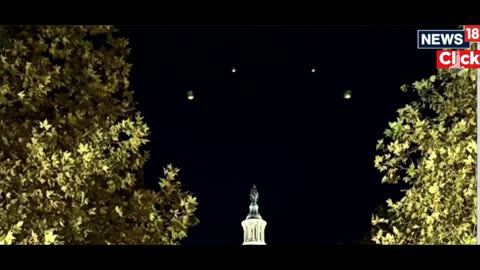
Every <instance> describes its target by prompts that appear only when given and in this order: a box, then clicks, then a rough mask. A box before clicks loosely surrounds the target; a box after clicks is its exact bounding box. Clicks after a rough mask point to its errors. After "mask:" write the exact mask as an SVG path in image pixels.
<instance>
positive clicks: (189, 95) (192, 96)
mask: <svg viewBox="0 0 480 270" xmlns="http://www.w3.org/2000/svg"><path fill="white" fill-rule="evenodd" d="M187 98H188V100H193V99H194V98H195V96H194V95H193V91H192V90H188V91H187Z"/></svg>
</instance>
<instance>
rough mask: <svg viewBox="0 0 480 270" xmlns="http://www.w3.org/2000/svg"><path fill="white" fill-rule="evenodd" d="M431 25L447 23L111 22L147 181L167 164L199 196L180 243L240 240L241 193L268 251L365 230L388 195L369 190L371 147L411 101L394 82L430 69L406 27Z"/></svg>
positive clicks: (430, 57)
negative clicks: (125, 60)
mask: <svg viewBox="0 0 480 270" xmlns="http://www.w3.org/2000/svg"><path fill="white" fill-rule="evenodd" d="M436 28H437V29H440V28H445V29H454V28H455V26H441V27H438V26H436V27H435V26H336V27H334V26H321V27H319V26H315V27H313V26H308V27H300V26H290V27H285V26H269V27H267V26H255V27H254V26H248V27H247V26H244V27H240V26H228V27H227V26H208V27H206V26H191V27H187V26H176V27H172V26H171V27H160V26H123V27H121V29H122V33H123V35H124V36H126V37H128V38H129V39H130V44H131V48H132V55H131V56H132V58H131V63H133V70H132V74H131V81H132V87H133V89H134V91H135V93H136V98H137V101H138V102H139V109H140V110H141V112H142V113H143V114H144V116H145V119H146V122H147V123H148V125H149V126H150V128H151V135H150V139H151V143H150V149H151V159H150V161H149V163H148V165H147V167H146V181H147V182H149V183H150V185H154V184H155V183H156V182H157V180H158V177H160V176H161V173H162V167H163V166H165V165H166V164H168V163H172V164H173V165H175V166H177V167H180V168H181V178H182V181H183V184H184V188H185V189H187V190H189V191H191V192H193V193H194V194H195V195H196V196H197V198H198V201H199V208H198V211H197V216H198V217H199V219H200V224H199V225H197V226H196V227H193V228H192V229H190V231H189V233H188V238H187V239H186V240H184V241H183V244H188V245H217V244H225V245H227V244H228V245H241V243H242V240H243V232H242V228H241V225H240V223H241V221H242V220H244V219H245V217H246V215H247V213H248V206H249V191H250V188H251V186H252V184H256V185H257V188H258V191H259V193H260V198H259V207H260V208H259V210H260V214H261V215H262V217H263V219H265V220H266V221H267V222H268V224H267V227H266V236H265V237H266V242H267V244H268V245H282V244H314V245H317V244H337V243H345V244H350V243H352V242H354V241H355V240H357V239H360V238H362V237H363V236H364V235H365V234H366V233H368V231H369V228H370V218H371V215H372V211H373V210H374V208H375V207H376V206H377V205H378V204H379V203H382V202H383V201H384V200H385V199H386V198H387V196H389V195H391V192H393V191H395V188H393V189H392V188H389V187H387V186H385V185H381V184H380V179H381V177H380V175H379V174H378V173H377V171H376V169H375V168H374V167H373V160H374V156H375V144H376V141H377V140H378V139H380V138H381V136H382V132H383V130H384V129H385V128H386V127H387V123H388V121H389V120H394V119H395V117H396V109H398V108H400V107H401V106H402V105H404V104H405V103H406V102H408V101H409V97H408V96H407V95H406V94H403V93H401V91H400V89H399V88H400V86H401V85H402V84H404V83H411V82H413V81H414V80H418V79H421V78H424V77H427V76H429V75H431V74H433V73H434V72H435V52H434V51H433V50H418V49H417V48H416V30H417V29H436ZM233 67H235V68H236V71H237V72H236V73H232V72H231V69H232V68H233ZM312 68H315V69H316V72H315V73H312V72H311V69H312ZM347 89H351V90H353V97H352V99H350V100H345V99H343V91H344V90H347ZM187 90H193V91H194V93H195V99H194V100H193V101H189V100H188V99H187V96H186V91H187ZM392 194H393V193H392Z"/></svg>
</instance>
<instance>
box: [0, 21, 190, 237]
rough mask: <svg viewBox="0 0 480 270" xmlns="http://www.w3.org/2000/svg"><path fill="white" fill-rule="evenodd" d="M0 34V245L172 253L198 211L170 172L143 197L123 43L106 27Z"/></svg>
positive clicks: (141, 141)
mask: <svg viewBox="0 0 480 270" xmlns="http://www.w3.org/2000/svg"><path fill="white" fill-rule="evenodd" d="M2 29H3V28H2ZM5 29H7V31H6V34H7V35H8V36H9V39H10V40H12V43H11V44H9V45H8V46H7V47H5V49H4V50H2V52H1V53H2V54H1V55H0V80H2V82H5V83H4V84H2V86H0V199H4V200H0V244H140V243H141V244H178V243H179V240H181V239H183V238H184V237H186V235H187V234H186V232H187V231H188V229H189V227H191V226H192V225H194V224H196V223H197V222H198V220H197V219H196V218H195V216H194V213H195V211H196V207H197V201H196V198H195V197H193V196H192V195H191V194H190V193H188V192H184V191H182V186H181V181H180V179H179V169H178V168H175V167H173V166H172V165H169V166H167V167H166V168H165V169H164V171H163V174H162V179H164V180H161V182H162V183H163V184H162V185H161V186H162V187H161V188H160V190H159V191H155V192H154V191H150V190H146V189H143V188H142V186H143V183H142V180H143V179H142V177H141V175H142V171H143V166H144V164H145V162H146V160H147V158H148V154H147V153H143V152H141V151H140V149H141V148H142V147H144V146H145V145H146V144H147V143H148V138H147V137H148V135H149V129H148V126H147V125H146V124H145V122H144V120H143V117H142V116H141V114H140V113H139V112H135V106H134V100H133V92H132V91H131V90H129V89H128V85H129V79H128V74H129V71H130V69H131V65H130V64H128V63H127V62H126V59H127V57H128V54H129V50H128V48H127V44H128V41H127V40H126V39H123V38H117V37H113V35H112V31H113V29H112V28H111V27H109V26H75V27H72V26H68V27H63V26H20V27H5ZM92 38H95V39H97V40H98V41H99V43H101V46H99V48H96V47H94V46H93V43H92ZM107 48H108V49H107ZM125 134H126V136H123V135H125ZM159 173H162V172H159ZM5 199H6V200H5Z"/></svg>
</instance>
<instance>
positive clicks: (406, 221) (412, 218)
mask: <svg viewBox="0 0 480 270" xmlns="http://www.w3.org/2000/svg"><path fill="white" fill-rule="evenodd" d="M475 72H476V71H475V70H469V69H465V70H462V71H461V72H459V73H458V74H455V73H450V71H448V70H439V72H438V74H436V75H434V76H431V77H429V78H428V79H427V80H421V81H418V82H415V83H414V84H412V85H411V86H413V87H409V86H402V91H412V90H413V91H414V92H415V93H416V94H417V95H418V99H417V100H416V101H414V102H412V103H410V104H407V105H406V106H405V107H403V108H401V109H399V110H398V117H397V120H396V121H395V122H390V123H389V125H388V129H387V130H386V131H385V133H384V135H385V136H384V138H382V139H381V140H380V141H379V143H378V144H377V147H376V149H377V151H378V154H377V155H376V157H375V161H374V165H375V167H376V168H377V169H378V170H379V171H380V172H381V173H383V176H382V183H395V182H396V181H398V180H399V179H400V180H401V181H403V182H404V183H407V184H408V188H407V190H406V191H405V192H404V195H403V197H402V198H401V199H400V200H398V201H396V202H393V201H392V200H391V199H388V200H387V203H386V206H387V207H388V209H387V211H385V212H382V213H378V215H374V216H373V217H372V225H373V237H372V241H374V242H375V243H377V244H466V243H469V244H472V243H474V242H475V237H476V208H477V202H476V174H475V167H476V151H477V144H476V132H477V129H476V113H475V111H476V82H475V81H473V80H472V79H471V78H472V76H475V75H474V74H476V73H475ZM427 109H428V110H430V111H428V112H427ZM383 145H385V146H386V147H383ZM382 219H385V220H386V221H387V222H379V220H382Z"/></svg>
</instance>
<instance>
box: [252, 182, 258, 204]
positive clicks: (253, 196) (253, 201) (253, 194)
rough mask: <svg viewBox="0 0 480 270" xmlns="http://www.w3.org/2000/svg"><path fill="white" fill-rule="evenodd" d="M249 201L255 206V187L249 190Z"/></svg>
mask: <svg viewBox="0 0 480 270" xmlns="http://www.w3.org/2000/svg"><path fill="white" fill-rule="evenodd" d="M250 201H251V202H252V204H257V201H258V191H257V187H256V186H255V185H253V188H252V189H251V190H250Z"/></svg>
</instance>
